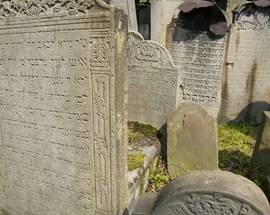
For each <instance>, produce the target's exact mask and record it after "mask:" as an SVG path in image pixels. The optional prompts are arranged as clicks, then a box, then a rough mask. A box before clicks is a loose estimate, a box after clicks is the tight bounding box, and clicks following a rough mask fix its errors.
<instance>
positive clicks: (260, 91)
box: [221, 4, 270, 125]
mask: <svg viewBox="0 0 270 215" xmlns="http://www.w3.org/2000/svg"><path fill="white" fill-rule="evenodd" d="M269 46H270V7H266V8H263V7H257V6H255V5H253V4H246V5H242V6H239V8H238V9H237V10H236V11H235V20H234V24H233V26H232V28H231V33H230V40H229V45H228V54H227V62H226V65H227V66H226V73H225V76H226V77H225V81H226V82H225V84H224V92H223V105H222V110H221V113H222V119H223V120H234V119H238V120H245V121H247V122H249V123H251V124H254V125H258V124H259V123H260V122H261V119H262V113H263V111H267V110H270V81H269V80H270V71H269V67H270V61H269V57H270V49H269Z"/></svg>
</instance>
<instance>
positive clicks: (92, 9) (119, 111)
mask: <svg viewBox="0 0 270 215" xmlns="http://www.w3.org/2000/svg"><path fill="white" fill-rule="evenodd" d="M0 15H1V19H0V35H1V36H0V49H1V52H0V111H1V112H0V117H1V120H0V128H1V131H0V132H1V139H0V214H1V213H3V214H10V215H21V214H32V215H47V214H48V215H54V214H55V215H56V214H63V215H64V214H69V215H79V214H80V215H83V214H85V215H86V214H87V215H119V214H122V211H123V207H124V205H123V204H125V199H126V198H125V195H126V187H127V186H126V180H125V176H126V174H125V172H126V167H125V165H126V160H125V159H126V155H125V150H126V118H125V116H126V110H125V100H126V96H125V93H124V92H125V91H126V84H125V73H126V71H125V68H126V65H125V64H126V63H125V59H126V56H125V54H126V53H125V47H126V44H125V41H126V35H127V32H126V28H127V24H126V21H125V20H126V17H125V16H124V15H123V13H122V12H121V11H119V10H117V9H113V8H110V7H109V6H108V5H107V4H105V3H103V2H102V1H100V0H90V1H76V0H67V1H66V0H65V1H62V0H51V1H45V0H44V1H43V0H38V1H15V0H2V1H1V2H0Z"/></svg>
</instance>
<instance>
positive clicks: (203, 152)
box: [167, 104, 218, 175]
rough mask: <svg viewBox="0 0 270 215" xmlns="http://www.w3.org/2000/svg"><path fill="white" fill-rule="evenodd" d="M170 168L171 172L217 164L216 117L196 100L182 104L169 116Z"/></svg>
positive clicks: (209, 168)
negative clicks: (195, 102) (197, 103)
mask: <svg viewBox="0 0 270 215" xmlns="http://www.w3.org/2000/svg"><path fill="white" fill-rule="evenodd" d="M167 132H168V145H167V154H168V168H169V172H170V174H172V175H181V174H183V173H186V172H188V171H190V170H214V169H217V168H218V148H217V126H216V121H215V120H214V119H213V118H212V117H211V116H209V115H208V114H207V112H206V111H205V110H204V109H203V108H202V107H201V106H199V105H196V104H182V105H181V106H180V107H179V108H178V109H177V111H175V112H174V113H173V114H171V115H170V116H169V119H168V123H167Z"/></svg>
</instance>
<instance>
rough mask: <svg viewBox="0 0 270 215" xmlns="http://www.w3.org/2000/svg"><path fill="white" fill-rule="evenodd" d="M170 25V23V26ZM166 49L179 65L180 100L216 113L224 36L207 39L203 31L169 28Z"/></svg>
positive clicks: (177, 27)
mask: <svg viewBox="0 0 270 215" xmlns="http://www.w3.org/2000/svg"><path fill="white" fill-rule="evenodd" d="M171 26H173V25H171ZM167 46H168V49H169V51H170V53H171V55H172V58H173V60H174V63H175V64H176V65H177V66H179V67H181V79H182V86H181V88H183V100H178V105H179V104H180V103H182V102H192V103H197V104H202V105H203V106H204V107H205V108H206V110H207V111H208V112H209V114H210V115H212V116H216V115H217V113H218V110H219V105H220V94H221V77H222V71H223V64H224V59H225V39H224V38H219V39H211V38H210V37H209V36H208V35H207V33H206V32H205V31H204V32H200V33H198V32H196V31H192V30H186V29H183V28H181V27H180V26H176V27H170V30H169V33H168V42H167Z"/></svg>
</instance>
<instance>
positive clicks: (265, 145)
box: [253, 112, 270, 176]
mask: <svg viewBox="0 0 270 215" xmlns="http://www.w3.org/2000/svg"><path fill="white" fill-rule="evenodd" d="M253 165H254V167H255V168H258V169H261V171H264V173H265V174H267V175H268V176H270V112H264V117H263V123H262V126H261V130H260V132H259V135H258V138H257V142H256V147H255V150H254V154H253Z"/></svg>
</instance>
